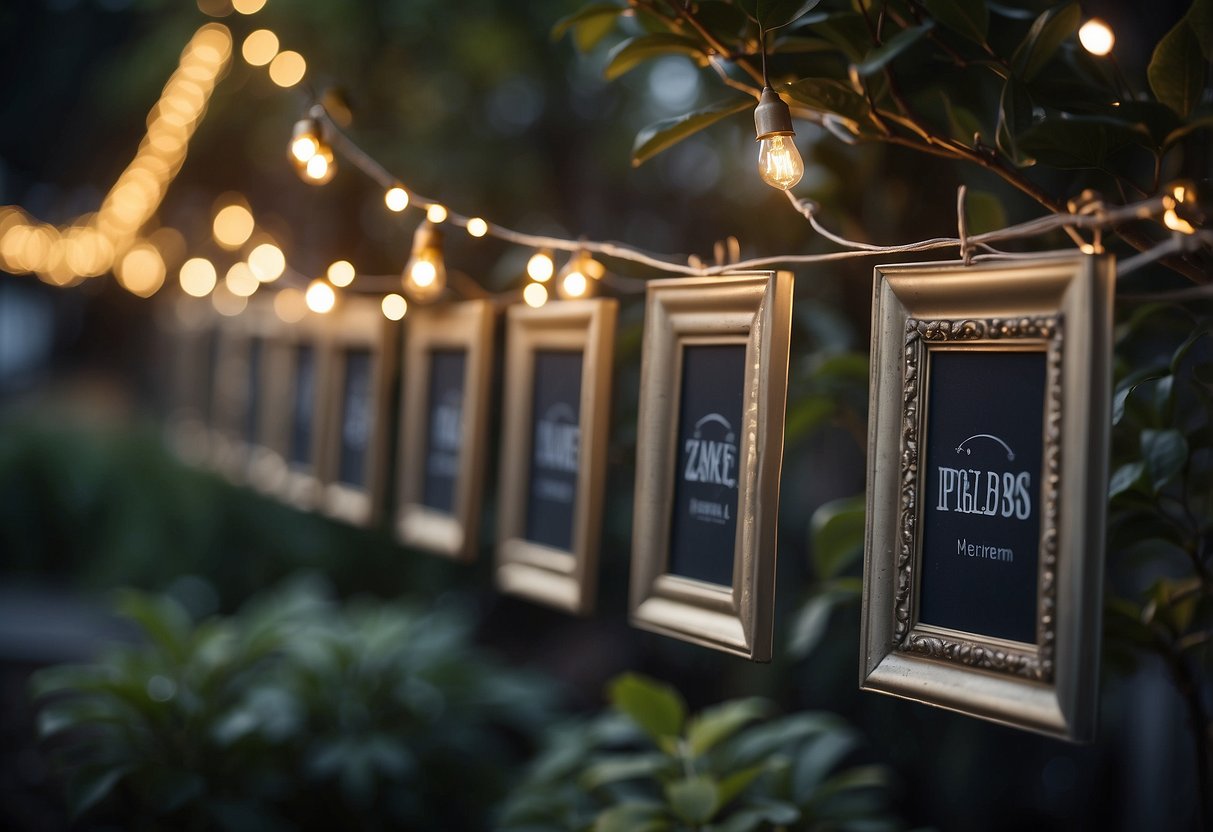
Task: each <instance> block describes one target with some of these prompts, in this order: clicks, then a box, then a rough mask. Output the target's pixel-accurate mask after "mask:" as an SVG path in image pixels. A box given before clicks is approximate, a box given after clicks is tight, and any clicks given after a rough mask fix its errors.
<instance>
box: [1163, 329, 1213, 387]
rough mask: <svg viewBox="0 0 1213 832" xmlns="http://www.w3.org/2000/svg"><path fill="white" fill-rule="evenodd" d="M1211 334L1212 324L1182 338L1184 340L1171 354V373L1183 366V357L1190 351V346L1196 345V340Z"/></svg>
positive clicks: (1173, 373) (1212, 331)
mask: <svg viewBox="0 0 1213 832" xmlns="http://www.w3.org/2000/svg"><path fill="white" fill-rule="evenodd" d="M1211 334H1213V326H1210V325H1205V326H1202V327H1200V328H1199V329H1197V330H1196V331H1195V332H1193V333H1192V334H1191V335H1189V336H1188V337H1187V338H1186V339H1184V342H1183V343H1182V344H1180V345H1179V346H1178V347H1177V348H1176V350H1175V352H1174V354H1172V356H1171V374H1172V375H1175V374H1176V373H1178V372H1179V370H1180V368H1181V367H1182V366H1183V362H1184V359H1185V358H1187V356H1188V353H1189V352H1191V351H1192V347H1194V346H1196V344H1197V342H1199V341H1200V340H1201V339H1202V338H1208V337H1209V336H1210V335H1211Z"/></svg>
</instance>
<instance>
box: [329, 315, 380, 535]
mask: <svg viewBox="0 0 1213 832" xmlns="http://www.w3.org/2000/svg"><path fill="white" fill-rule="evenodd" d="M327 331H328V333H327V334H328V337H327V338H326V339H325V343H324V352H325V353H326V355H327V358H326V363H327V365H328V367H329V372H328V376H327V381H326V382H325V384H326V386H325V394H324V396H323V397H322V398H323V399H324V406H325V408H326V412H325V417H324V432H325V433H324V440H323V443H322V445H323V450H322V455H321V457H320V460H319V462H320V479H321V480H322V481H323V482H324V493H323V496H322V499H321V503H320V508H321V510H322V511H323V512H324V513H325V514H327V515H328V516H330V517H332V518H334V519H337V520H343V521H345V522H347V523H353V524H355V525H363V526H366V525H371V524H374V523H377V522H379V520H380V519H382V516H383V513H384V509H385V507H386V506H385V498H386V496H387V495H386V489H387V483H388V469H389V467H390V463H391V453H390V448H389V445H390V439H389V437H390V435H391V427H392V425H391V407H392V401H393V395H392V394H393V392H394V390H393V383H394V380H395V378H396V367H397V362H398V360H399V356H398V345H397V340H398V337H399V335H398V334H399V331H400V327H399V324H397V323H395V322H393V321H389V320H388V319H387V318H385V317H384V315H383V312H382V311H381V309H380V304H379V303H378V301H377V300H374V299H371V298H358V297H354V298H348V299H346V300H345V301H344V302H343V303H342V304H341V306H339V307H338V308H337V309H336V310H334V311H333V312H332V313H331V314H330V316H329V320H328V321H327ZM359 348H361V349H365V350H368V351H369V352H370V357H371V402H370V408H371V413H372V417H373V419H374V423H373V425H372V431H371V437H370V441H369V442H368V444H367V449H366V454H365V457H364V459H363V469H362V470H363V472H364V484H363V485H362V486H361V487H358V486H354V485H351V484H349V483H345V482H342V481H341V480H340V479H339V478H338V477H339V472H340V466H341V431H342V423H343V417H344V406H345V373H346V361H345V354H346V352H347V351H348V350H350V349H359Z"/></svg>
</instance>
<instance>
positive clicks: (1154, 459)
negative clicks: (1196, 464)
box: [1141, 430, 1188, 493]
mask: <svg viewBox="0 0 1213 832" xmlns="http://www.w3.org/2000/svg"><path fill="white" fill-rule="evenodd" d="M1141 455H1142V457H1143V458H1144V459H1145V463H1146V474H1147V476H1148V477H1149V479H1150V483H1151V485H1152V486H1153V488H1154V491H1155V493H1157V492H1158V491H1160V490H1161V489H1162V488H1163V486H1165V485H1166V484H1167V483H1169V482H1170V481H1171V480H1172V479H1174V478H1175V476H1176V475H1177V474H1178V473H1179V472H1180V471H1182V470H1183V467H1184V463H1185V462H1187V460H1188V442H1187V440H1186V439H1184V435H1183V434H1182V433H1180V432H1179V431H1177V430H1143V431H1142V432H1141Z"/></svg>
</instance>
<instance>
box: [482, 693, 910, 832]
mask: <svg viewBox="0 0 1213 832" xmlns="http://www.w3.org/2000/svg"><path fill="white" fill-rule="evenodd" d="M608 692H609V695H610V699H611V702H612V704H613V705H614V706H615V710H614V712H612V713H607V714H603V715H600V716H598V717H595V718H593V719H590V720H586V721H582V722H578V723H574V724H570V725H566V726H563V727H561V728H559V729H557V730H554V731H553V732H552V734H551V736H550V738H549V742H548V746H547V749H546V751H545V752H544V753H543V755H542V756H541V757H540V758H539V759H538V760H537V761H536V763H535V764H534V765H533V766H532V768H531V770H530V772H529V775H528V777H527V779H526V781H525V782H524V783H523V784H522V785H521V786H520V787H519V788H518V789H516V790H515V791H514V792H513V794H512V795H511V796H510V799H509V801H508V802H507V803H506V805H505V808H504V810H503V811H502V814H501V823H500V826H501V828H502V829H506V830H513V832H523V830H526V832H540V830H553V832H554V831H555V830H590V829H593V830H597V832H616V830H618V832H625V830H626V831H627V832H635V830H642V829H643V830H654V832H656V831H657V830H691V829H697V830H715V831H716V832H746V831H747V830H759V829H762V830H770V829H787V830H826V829H830V830H857V831H858V830H873V831H875V830H885V829H897V828H900V824H899V823H898V822H897V821H896V820H895V819H894V818H893V817H892V816H891V815H890V814H888V813H887V810H886V804H887V801H888V790H889V774H888V772H887V771H886V770H885V769H883V768H881V767H879V766H869V765H863V766H854V767H846V766H845V765H844V763H845V762H846V761H847V760H848V759H850V758H851V757H852V756H853V752H855V751H856V749H857V748H858V747H859V746H860V740H859V737H858V735H857V734H856V732H855V731H854V730H853V729H852V728H850V726H848V725H847V724H846V722H845V721H843V720H842V719H840V718H838V717H836V716H833V715H831V714H823V713H815V712H811V711H806V712H802V713H798V714H793V715H790V716H784V717H772V712H773V710H774V708H773V706H772V705H771V703H770V702H767V701H766V700H763V699H736V700H731V701H728V702H723V703H721V704H719V705H716V706H714V707H711V708H708V709H706V710H704V711H703V712H702V713H700V714H698V715H695V716H688V714H687V712H686V705H685V703H684V702H683V700H682V697H681V696H680V695H679V694H678V692H677V691H675V690H673V689H672V688H669V687H667V686H665V685H662V684H660V683H658V682H655V681H653V680H651V679H646V678H644V677H640V676H636V675H632V674H628V675H624V676H620V677H618V678H617V679H615V680H614V681H613V682H612V683H611V684H610V686H609V690H608Z"/></svg>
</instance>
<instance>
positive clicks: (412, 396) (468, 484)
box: [396, 300, 496, 561]
mask: <svg viewBox="0 0 1213 832" xmlns="http://www.w3.org/2000/svg"><path fill="white" fill-rule="evenodd" d="M495 316H496V312H495V309H494V306H493V303H492V301H489V300H473V301H464V302H462V303H452V304H445V305H442V306H431V307H426V308H422V309H417V310H415V311H413V312H410V314H409V321H408V325H407V326H406V328H405V339H404V368H405V371H404V393H403V400H402V406H401V433H400V467H399V472H398V494H399V496H398V498H397V506H396V534H397V537H398V538H399V539H400V541H401V542H402V543H404V544H405V545H408V546H415V547H417V548H420V549H425V550H427V551H430V552H433V553H435V554H440V555H445V556H446V557H450V558H453V559H455V560H461V561H469V560H472V559H473V558H474V557H475V556H476V552H477V549H478V546H479V531H480V505H481V500H482V494H483V491H484V466H485V460H486V447H485V446H486V438H487V437H486V435H485V431H486V428H487V426H488V405H489V402H488V399H489V392H490V389H489V385H490V382H491V379H492V357H493V356H492V349H493V327H494V322H495Z"/></svg>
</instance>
